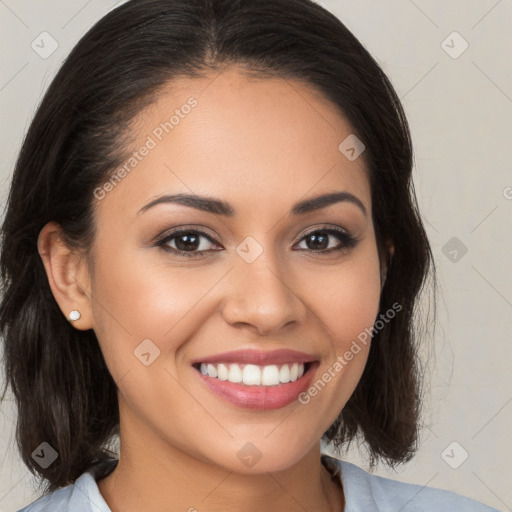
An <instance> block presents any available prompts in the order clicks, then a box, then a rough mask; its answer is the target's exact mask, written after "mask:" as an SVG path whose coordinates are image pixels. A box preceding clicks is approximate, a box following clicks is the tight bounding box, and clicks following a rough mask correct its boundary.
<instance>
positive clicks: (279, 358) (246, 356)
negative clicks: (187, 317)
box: [192, 349, 315, 366]
mask: <svg viewBox="0 0 512 512" xmlns="http://www.w3.org/2000/svg"><path fill="white" fill-rule="evenodd" d="M314 360H315V357H314V356H312V355H311V354H306V353H305V352H298V351H296V350H288V349H279V350H272V351H262V350H235V351H233V352H224V353H222V354H215V355H213V356H209V357H203V358H201V359H195V360H194V361H192V364H193V365H194V364H198V363H212V364H215V363H241V364H255V365H259V366H264V365H270V364H285V363H311V362H313V361H314Z"/></svg>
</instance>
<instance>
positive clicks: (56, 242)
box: [37, 221, 92, 330]
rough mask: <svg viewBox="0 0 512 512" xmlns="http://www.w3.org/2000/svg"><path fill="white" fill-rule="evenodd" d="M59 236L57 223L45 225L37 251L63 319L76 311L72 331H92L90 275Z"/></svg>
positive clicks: (83, 260) (81, 260) (82, 262)
mask: <svg viewBox="0 0 512 512" xmlns="http://www.w3.org/2000/svg"><path fill="white" fill-rule="evenodd" d="M61 232H62V228H61V227H60V225H59V224H58V223H56V222H54V221H52V222H48V223H47V224H46V225H45V226H44V228H43V229H42V230H41V231H40V233H39V237H38V239H37V249H38V251H39V255H40V256H41V259H42V260H43V264H44V268H45V270H46V275H47V277H48V282H49V284H50V288H51V290H52V293H53V296H54V297H55V300H56V301H57V304H58V305H59V307H60V309H61V311H62V314H63V315H64V318H68V317H69V314H70V312H71V311H73V310H75V309H76V310H78V311H79V312H80V318H79V319H78V320H75V321H74V322H72V325H73V327H76V328H77V329H80V330H87V329H91V328H92V314H91V302H90V296H91V294H90V289H91V287H90V276H89V271H88V268H87V265H86V262H85V259H84V258H82V257H81V256H80V255H79V254H77V253H76V252H73V251H72V250H71V249H70V248H69V247H68V246H67V245H66V244H65V243H64V241H63V238H62V236H61Z"/></svg>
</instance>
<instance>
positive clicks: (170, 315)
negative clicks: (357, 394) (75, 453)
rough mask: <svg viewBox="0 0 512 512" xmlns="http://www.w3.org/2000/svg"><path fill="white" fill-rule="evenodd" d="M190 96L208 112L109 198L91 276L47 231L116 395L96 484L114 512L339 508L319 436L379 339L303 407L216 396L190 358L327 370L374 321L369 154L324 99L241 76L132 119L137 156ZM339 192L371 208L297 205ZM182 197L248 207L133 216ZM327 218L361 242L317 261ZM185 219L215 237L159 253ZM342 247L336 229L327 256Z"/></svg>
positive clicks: (176, 94)
mask: <svg viewBox="0 0 512 512" xmlns="http://www.w3.org/2000/svg"><path fill="white" fill-rule="evenodd" d="M190 97H194V98H196V99H197V101H198V104H197V106H196V107H195V108H193V109H192V110H191V112H190V113H189V114H188V115H186V116H183V118H182V119H181V118H180V121H179V124H177V125H176V126H175V127H174V129H173V130H172V132H170V133H168V134H166V133H165V132H164V134H163V136H162V140H161V141H158V140H157V139H156V138H155V137H154V136H153V138H154V139H155V141H156V142H158V144H157V146H156V147H155V148H153V149H151V151H149V154H148V155H147V156H145V157H144V158H143V159H142V161H140V162H139V163H138V164H137V166H136V167H135V168H134V169H133V170H132V171H131V172H130V173H129V174H128V175H127V176H126V177H124V179H122V181H121V182H120V183H119V184H117V185H116V186H115V187H113V189H112V190H111V191H109V192H108V193H106V194H105V197H103V198H102V199H101V200H100V199H98V200H97V203H96V208H97V210H96V220H97V235H96V238H95V242H94V248H93V249H94V251H93V263H94V267H93V271H92V272H91V273H90V272H89V270H88V265H87V261H86V259H85V258H83V257H80V256H81V255H80V254H76V253H72V252H71V251H70V250H69V249H68V248H67V247H66V246H65V245H64V244H63V243H62V242H61V241H60V237H59V229H58V228H59V227H58V225H56V224H55V223H49V224H47V225H46V226H45V228H44V229H43V230H42V231H41V234H40V236H39V241H38V247H39V252H40V254H41V257H42V259H43V262H44V264H45V268H46V271H47V275H48V279H49V282H50V285H51V288H52V291H53V293H54V296H55V298H56V300H57V302H58V304H59V306H60V307H61V310H62V312H63V314H64V315H65V316H68V315H69V312H70V311H71V310H73V309H78V310H79V311H80V312H81V318H80V319H79V320H78V321H76V322H74V323H73V325H74V327H75V328H77V329H90V328H93V329H94V331H95V333H96V335H97V337H98V340H99V343H100V346H101V349H102V352H103V354H104V357H105V360H106V362H107V365H108V368H109V370H110V372H111V374H112V376H113V378H114V379H115V381H116V383H117V385H118V388H119V393H118V396H119V407H120V418H121V424H120V427H121V451H120V462H119V465H118V467H117V468H116V470H115V471H114V472H113V473H112V474H111V475H110V476H109V477H107V478H105V479H103V480H101V481H99V483H98V484H99V488H100V492H101V493H102V495H103V496H104V497H105V500H106V501H107V503H108V504H109V506H110V508H111V509H112V510H113V511H114V512H116V511H121V510H122V511H124V512H130V511H136V510H145V511H148V512H152V511H162V510H169V511H174V510H176V511H178V510H180V511H184V510H194V508H195V509H197V510H198V511H200V512H203V511H214V510H223V511H231V510H233V511H238V512H244V511H250V510H251V511H252V510H266V511H269V512H272V511H277V510H279V511H282V510H287V511H295V510H297V511H298V510H301V511H303V510H316V511H319V510H322V511H324V510H325V511H328V510H329V511H330V510H338V511H339V510H343V507H344V496H343V492H342V490H341V489H340V488H339V487H338V486H337V485H336V484H335V483H333V482H332V481H331V479H330V476H329V474H328V473H327V471H326V470H325V468H323V466H322V465H321V463H320V456H319V452H320V439H321V436H322V434H323V433H324V431H325V430H326V429H327V428H328V427H329V425H330V424H331V423H332V422H333V421H334V420H335V418H336V417H337V415H338V414H339V412H340V411H341V409H342V408H343V407H344V405H345V403H346V402H347V400H348V399H349V397H350V395H351V394H352V392H353V391H354V389H355V387H356V385H357V383H358V381H359V379H360V377H361V374H362V372H363V369H364V366H365V363H366V360H367V355H368V349H369V344H368V345H367V346H366V347H365V346H364V345H362V346H361V347H362V350H361V351H360V352H359V353H358V354H357V355H355V356H354V358H353V359H352V361H350V362H349V364H347V365H346V366H345V367H344V368H343V370H342V371H341V372H339V373H337V374H336V377H335V378H333V379H332V380H331V382H329V383H328V384H327V385H326V386H325V388H324V389H323V390H322V391H321V392H319V393H318V395H317V396H315V397H313V398H312V399H311V401H310V402H309V403H308V404H307V405H302V404H300V403H299V402H297V401H296V402H294V403H292V404H290V405H288V406H286V407H283V408H280V409H276V410H269V411H254V410H247V409H242V408H239V407H236V406H234V405H232V404H230V403H228V402H225V401H224V400H222V399H221V398H219V397H217V396H216V395H214V394H212V393H211V392H210V391H209V390H208V389H207V388H206V387H205V386H204V384H203V383H202V382H201V381H200V379H199V378H198V375H197V371H196V370H195V369H194V368H192V366H191V361H192V360H194V359H196V358H200V357H204V356H210V355H213V354H216V353H220V352H225V351H231V350H237V349H246V348H252V349H259V350H273V349H279V348H289V349H294V350H299V351H303V352H306V353H309V354H313V355H314V356H315V358H316V359H318V360H319V362H320V366H319V368H318V370H317V378H318V377H319V376H320V375H321V374H322V373H323V372H324V371H326V370H327V369H328V368H329V367H330V366H332V364H333V363H334V361H335V360H336V357H337V355H340V354H343V353H344V352H345V351H346V350H347V349H348V348H349V347H350V344H351V342H352V341H353V340H355V339H356V337H357V335H358V334H359V333H361V332H363V331H364V329H365V328H370V327H371V326H372V325H373V324H374V321H375V319H376V316H377V314H378V305H379V297H380V291H381V281H380V267H379V258H378V253H377V247H376V241H375V233H374V228H373V223H372V218H371V211H372V210H371V206H372V205H371V195H370V185H369V181H368V177H367V170H366V169H365V165H364V162H363V159H362V158H357V159H356V160H354V161H349V160H348V159H347V158H345V156H344V155H343V154H342V153H340V151H339V150H338V146H339V144H340V143H341V141H343V140H344V139H345V138H346V137H347V136H348V135H349V134H351V133H352V131H351V128H350V125H349V124H348V123H347V122H346V121H345V120H344V118H343V117H342V116H341V115H340V113H339V112H338V111H337V109H336V108H335V106H334V105H333V104H332V103H330V102H329V101H328V100H326V99H325V98H324V97H323V96H322V95H320V94H319V93H318V92H316V91H314V90H312V89H311V88H309V87H307V86H306V85H303V84H300V83H299V82H296V81H289V80H283V79H278V78H276V79H255V78H247V77H246V76H243V75H242V74H240V73H239V71H238V70H237V69H236V68H228V69H226V70H224V71H223V72H222V73H219V74H212V75H210V76H208V77H207V78H204V79H197V78H196V79H190V80H185V79H183V80H180V81H177V82H174V83H173V84H169V87H168V88H167V89H166V90H165V91H163V93H162V95H161V96H160V97H159V99H158V100H157V101H156V102H155V103H154V104H153V105H151V106H150V107H148V108H147V109H146V110H145V111H144V112H143V113H142V114H141V115H140V116H139V117H138V118H137V120H136V122H135V123H134V125H133V127H132V134H133V135H134V137H135V138H134V139H133V143H132V151H134V150H136V149H138V148H140V146H142V145H143V144H144V143H145V142H146V140H147V137H148V135H151V134H152V133H153V130H154V129H155V128H156V127H158V126H159V125H160V123H162V122H164V121H165V120H168V119H169V117H170V116H171V115H172V113H173V112H174V111H175V110H176V109H180V108H181V107H182V105H184V104H186V103H187V100H188V99H189V98H190ZM342 190H345V191H348V192H350V193H352V194H354V195H355V196H357V197H358V198H359V199H360V200H361V202H362V203H363V204H364V205H365V207H366V210H367V215H366V216H365V215H364V214H363V212H362V211H361V210H360V209H359V208H358V207H357V206H356V205H355V204H353V203H350V202H340V203H336V204H333V205H331V206H328V207H326V208H323V209H321V210H318V211H316V212H311V213H306V214H304V215H299V216H291V215H289V212H290V209H291V207H292V205H293V204H295V203H296V202H298V201H300V200H303V199H306V198H309V197H314V196H317V195H319V194H323V193H327V192H333V191H342ZM180 192H183V193H195V194H200V195H208V196H214V197H217V198H220V199H223V200H225V201H227V202H229V203H230V204H231V205H233V207H234V209H235V212H236V213H235V215H234V216H233V217H230V218H227V217H224V218H223V217H221V216H219V215H215V214H213V213H208V212H202V211H199V210H196V209H193V208H190V207H187V206H182V205H173V204H160V205H157V206H155V207H153V208H151V209H149V210H147V211H145V212H143V213H139V214H137V212H138V211H139V209H140V208H142V207H143V206H144V205H145V204H147V203H148V202H150V201H151V200H153V199H155V198H156V197H158V196H160V195H163V194H174V193H180ZM326 225H329V226H327V227H335V226H338V227H340V228H344V229H346V230H348V231H349V232H350V233H351V234H352V235H353V236H355V237H357V238H358V239H359V242H358V243H357V245H356V246H355V247H354V248H351V249H342V250H341V251H337V252H331V253H330V254H328V253H325V254H322V253H321V251H324V252H325V251H326V250H327V243H326V245H325V246H324V248H321V249H320V250H319V251H317V252H315V251H314V247H315V246H314V245H312V244H309V247H313V249H309V247H308V241H309V240H310V238H308V237H306V238H304V236H305V234H306V232H307V231H309V230H311V229H313V228H318V229H319V230H321V229H322V228H324V227H326ZM180 226H187V227H193V228H196V229H200V230H201V231H205V232H206V233H207V234H208V235H209V236H211V238H212V239H213V242H210V241H209V240H208V239H207V238H203V237H201V244H200V246H199V247H198V249H196V252H198V250H199V251H201V250H204V251H207V252H206V253H205V256H203V257H201V256H200V257H197V258H193V257H191V258H186V257H179V256H176V255H173V254H172V253H170V252H166V251H165V250H164V249H163V248H162V247H157V246H155V242H156V240H157V239H158V237H159V236H160V235H164V234H167V233H169V232H170V231H171V228H176V227H180ZM248 236H250V237H252V238H254V239H255V240H256V241H257V243H258V244H259V245H260V246H261V248H262V249H263V252H262V253H261V254H260V256H259V257H258V258H257V259H256V260H255V261H253V262H252V263H247V262H246V261H245V260H244V259H243V258H242V257H241V256H240V255H239V254H238V253H237V252H236V248H237V247H238V246H240V244H241V243H242V242H243V241H244V239H245V238H246V237H248ZM181 240H182V238H181ZM178 243H179V240H178V239H176V238H175V239H174V240H172V241H169V242H167V246H168V247H172V248H174V249H176V248H177V247H178V245H177V244H178ZM339 244H340V240H339V239H337V238H336V236H333V235H331V236H330V237H329V242H328V248H331V247H336V246H339ZM179 247H183V246H179ZM215 249H217V250H215ZM148 338H149V339H150V340H151V341H152V342H153V343H154V344H155V345H156V346H158V348H159V350H160V355H159V357H157V358H156V359H155V360H154V361H153V362H152V363H151V364H150V365H149V366H145V365H144V364H142V363H141V362H140V360H139V359H138V358H137V357H134V350H135V349H136V348H137V346H138V345H139V344H140V343H141V341H142V340H144V339H148ZM315 380H316V379H315ZM249 442H250V443H252V444H253V445H255V446H256V447H257V449H258V450H259V452H260V453H261V458H260V459H259V460H258V462H257V463H256V464H254V465H253V466H252V467H246V466H245V465H244V464H242V463H241V461H240V459H239V458H238V457H237V453H238V452H239V450H240V449H241V448H242V447H243V446H244V445H246V443H249Z"/></svg>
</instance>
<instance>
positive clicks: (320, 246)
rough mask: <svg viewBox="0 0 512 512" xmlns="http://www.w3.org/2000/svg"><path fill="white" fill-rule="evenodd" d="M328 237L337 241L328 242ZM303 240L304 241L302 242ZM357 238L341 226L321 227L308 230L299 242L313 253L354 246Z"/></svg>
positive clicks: (329, 251) (340, 249) (346, 248)
mask: <svg viewBox="0 0 512 512" xmlns="http://www.w3.org/2000/svg"><path fill="white" fill-rule="evenodd" d="M329 238H331V239H332V238H337V239H338V240H339V243H338V244H337V245H336V244H335V245H334V246H333V245H332V244H330V241H329ZM308 240H309V242H308ZM303 241H304V242H303ZM358 242H359V239H357V238H356V237H354V236H352V235H351V234H350V233H348V232H347V231H345V230H343V229H341V228H332V227H331V228H321V229H318V228H317V229H315V230H314V231H310V232H309V233H307V234H306V235H305V236H303V237H302V239H301V242H300V243H305V244H306V247H305V249H306V250H308V251H310V252H314V253H331V252H336V251H342V250H348V249H352V248H354V247H355V246H356V245H357V243H358ZM303 248H304V247H303Z"/></svg>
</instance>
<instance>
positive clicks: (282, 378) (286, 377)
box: [279, 364, 290, 384]
mask: <svg viewBox="0 0 512 512" xmlns="http://www.w3.org/2000/svg"><path fill="white" fill-rule="evenodd" d="M279 382H282V383H283V384H286V383H287V382H290V367H289V366H288V365H287V364H283V366H281V369H280V370H279Z"/></svg>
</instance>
